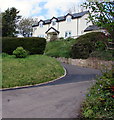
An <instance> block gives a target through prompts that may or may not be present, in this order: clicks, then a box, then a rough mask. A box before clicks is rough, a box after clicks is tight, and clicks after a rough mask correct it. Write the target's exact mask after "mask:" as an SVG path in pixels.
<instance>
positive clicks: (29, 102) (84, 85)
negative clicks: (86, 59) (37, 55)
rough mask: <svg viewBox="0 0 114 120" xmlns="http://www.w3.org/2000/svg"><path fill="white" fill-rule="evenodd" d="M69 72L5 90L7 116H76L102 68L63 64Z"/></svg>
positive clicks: (4, 114) (3, 110) (4, 112)
mask: <svg viewBox="0 0 114 120" xmlns="http://www.w3.org/2000/svg"><path fill="white" fill-rule="evenodd" d="M63 66H64V67H65V68H66V70H67V75H66V76H65V77H64V78H61V79H59V80H57V81H55V82H52V83H48V84H46V85H40V86H36V87H30V88H24V89H16V90H8V91H3V92H2V105H3V106H2V116H3V118H76V117H77V116H78V114H79V111H80V104H81V103H82V101H83V99H84V98H85V94H86V93H87V89H88V88H90V86H91V85H92V84H93V83H94V80H95V77H96V75H99V74H100V71H99V70H95V69H91V68H82V67H78V66H74V65H69V64H63Z"/></svg>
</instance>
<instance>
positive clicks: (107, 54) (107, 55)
mask: <svg viewBox="0 0 114 120" xmlns="http://www.w3.org/2000/svg"><path fill="white" fill-rule="evenodd" d="M89 57H96V58H98V59H101V60H114V56H113V50H104V51H93V52H92V53H91V54H90V56H89Z"/></svg>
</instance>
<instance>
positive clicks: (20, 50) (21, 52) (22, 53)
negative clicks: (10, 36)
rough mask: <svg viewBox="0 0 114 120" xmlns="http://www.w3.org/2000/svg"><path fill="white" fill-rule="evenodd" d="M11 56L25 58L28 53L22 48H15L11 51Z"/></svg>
mask: <svg viewBox="0 0 114 120" xmlns="http://www.w3.org/2000/svg"><path fill="white" fill-rule="evenodd" d="M13 55H15V56H16V58H25V57H27V55H28V51H26V50H24V49H23V47H17V49H16V50H14V51H13Z"/></svg>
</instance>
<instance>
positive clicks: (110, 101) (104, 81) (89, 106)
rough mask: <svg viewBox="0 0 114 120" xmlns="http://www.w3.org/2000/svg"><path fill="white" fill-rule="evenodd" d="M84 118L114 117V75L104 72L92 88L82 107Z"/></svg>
mask: <svg viewBox="0 0 114 120" xmlns="http://www.w3.org/2000/svg"><path fill="white" fill-rule="evenodd" d="M82 117H84V118H91V119H92V118H108V119H109V118H114V76H113V75H112V71H110V72H107V73H104V74H103V76H102V77H100V78H99V79H98V80H97V82H96V84H95V85H94V86H93V87H92V88H91V89H90V92H89V93H88V94H87V96H86V100H85V101H84V103H83V107H82Z"/></svg>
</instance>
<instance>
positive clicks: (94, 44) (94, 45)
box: [71, 32, 107, 59]
mask: <svg viewBox="0 0 114 120" xmlns="http://www.w3.org/2000/svg"><path fill="white" fill-rule="evenodd" d="M106 44H107V38H106V36H105V35H104V33H101V32H92V33H87V34H85V35H82V36H80V37H79V38H77V42H76V43H75V44H74V45H73V46H72V49H71V57H72V58H79V59H80V58H82V59H86V58H88V57H89V55H90V53H92V52H93V51H95V50H104V49H106Z"/></svg>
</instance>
